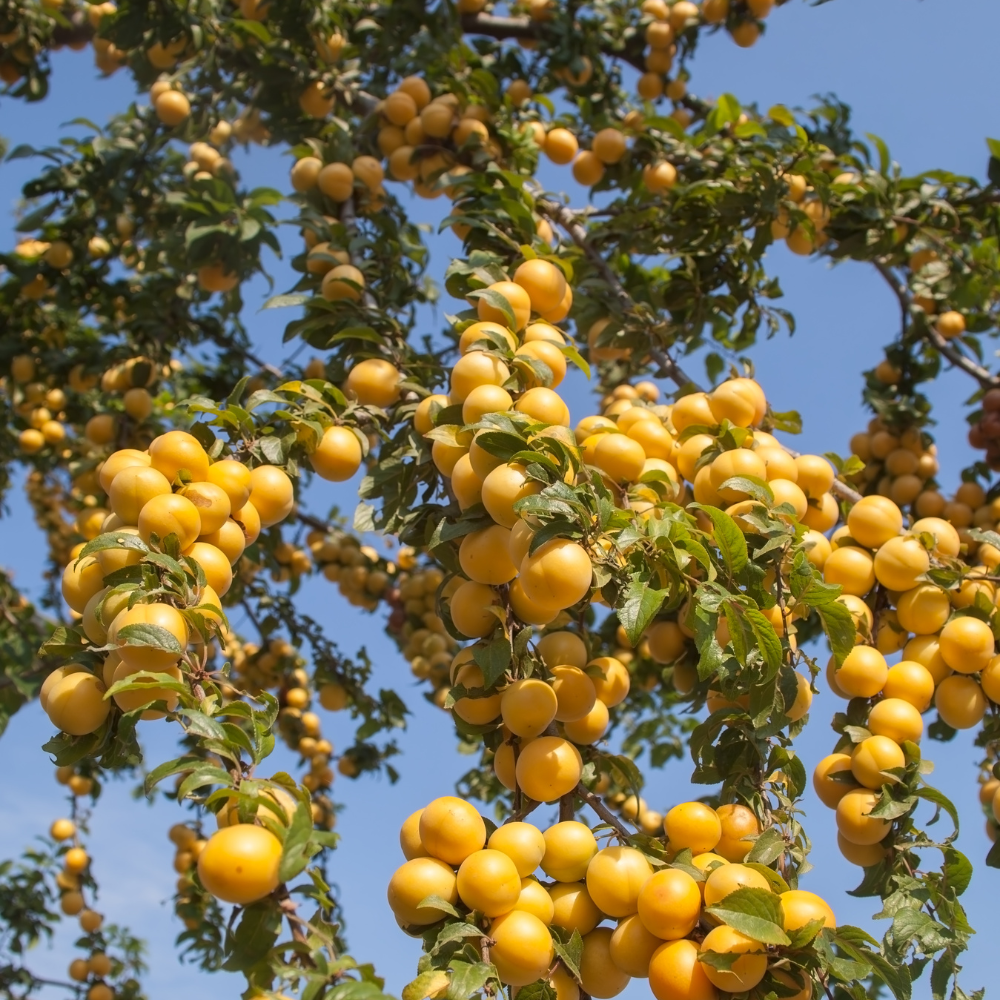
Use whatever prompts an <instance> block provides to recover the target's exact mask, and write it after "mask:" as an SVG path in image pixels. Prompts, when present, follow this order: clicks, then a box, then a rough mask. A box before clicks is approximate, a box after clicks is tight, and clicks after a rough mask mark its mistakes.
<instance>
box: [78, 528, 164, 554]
mask: <svg viewBox="0 0 1000 1000" xmlns="http://www.w3.org/2000/svg"><path fill="white" fill-rule="evenodd" d="M106 549H136V550H138V551H139V552H148V551H149V546H148V545H147V544H146V543H145V542H144V541H143V540H142V539H141V538H140V537H139V536H138V535H133V534H130V533H128V532H121V533H119V532H115V531H108V532H106V533H105V534H103V535H98V536H97V537H96V538H92V539H91V540H90V541H89V542H87V544H86V545H85V546H84V547H83V548H82V549H81V550H80V555H79V557H78V558H80V559H83V558H84V557H86V556H89V555H92V554H93V553H94V552H103V551H105V550H106Z"/></svg>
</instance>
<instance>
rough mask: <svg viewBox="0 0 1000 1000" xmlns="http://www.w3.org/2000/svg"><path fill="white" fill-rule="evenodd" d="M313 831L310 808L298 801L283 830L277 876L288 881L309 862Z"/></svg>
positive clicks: (283, 880)
mask: <svg viewBox="0 0 1000 1000" xmlns="http://www.w3.org/2000/svg"><path fill="white" fill-rule="evenodd" d="M312 832H313V818H312V810H311V809H310V807H309V806H308V805H307V804H306V803H305V802H302V801H299V802H298V804H297V805H296V807H295V812H294V813H292V822H291V823H290V824H289V826H288V830H287V831H286V832H285V842H284V846H283V848H282V851H281V865H280V866H279V868H278V878H279V879H280V880H281V881H282V882H288V881H290V880H291V879H293V878H295V876H296V875H298V874H299V872H301V871H302V870H303V869H304V868H305V866H306V865H307V864H308V863H309V858H310V857H311V856H312V852H311V851H310V850H309V841H310V839H311V837H312Z"/></svg>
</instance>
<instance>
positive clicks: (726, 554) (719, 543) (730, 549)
mask: <svg viewBox="0 0 1000 1000" xmlns="http://www.w3.org/2000/svg"><path fill="white" fill-rule="evenodd" d="M691 507H696V508H697V509H698V510H703V511H704V512H705V513H706V514H707V515H708V516H709V517H710V518H711V520H712V525H713V526H714V528H715V544H716V547H717V548H718V550H719V553H720V554H721V555H722V561H723V562H724V563H725V564H726V569H727V570H728V571H729V575H730V576H735V575H736V574H737V573H741V572H742V571H743V569H744V568H745V567H746V564H747V558H748V556H747V540H746V537H745V536H744V534H743V532H742V531H740V529H739V528H738V527H737V525H736V522H735V521H734V520H733V519H732V518H731V517H730V516H729V515H728V514H727V513H726V512H725V511H724V510H719V508H718V507H711V506H709V505H708V504H700V503H692V504H688V509H690V508H691Z"/></svg>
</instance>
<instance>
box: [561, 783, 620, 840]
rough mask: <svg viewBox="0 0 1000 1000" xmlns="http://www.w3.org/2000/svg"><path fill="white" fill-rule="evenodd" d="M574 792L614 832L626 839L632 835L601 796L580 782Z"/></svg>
mask: <svg viewBox="0 0 1000 1000" xmlns="http://www.w3.org/2000/svg"><path fill="white" fill-rule="evenodd" d="M574 794H575V795H577V796H579V797H580V798H581V799H583V801H584V802H586V803H587V805H588V806H590V808H591V809H593V810H594V812H595V813H597V815H598V816H600V817H601V819H603V820H604V822H605V823H607V824H608V825H609V826H612V827H614V830H615V833H617V834H618V836H619V837H623V838H624V839H625V840H628V839H629V837H631V836H632V834H631V833H629V832H628V829H627V828H626V827H625V825H624V824H623V823H622V821H621V820H620V819H619V818H618V817H617V816H616V815H615V814H614V813H613V812H611V810H610V809H608V807H607V806H606V805H605V804H604V803H603V802H602V801H601V797H600V796H599V795H595V794H594V793H593V792H592V791H591V790H590V789H589V788H587V787H586V786H585V785H584V784H583V783H582V782H581V783H580V784H579V785H577V786H576V791H575V792H574Z"/></svg>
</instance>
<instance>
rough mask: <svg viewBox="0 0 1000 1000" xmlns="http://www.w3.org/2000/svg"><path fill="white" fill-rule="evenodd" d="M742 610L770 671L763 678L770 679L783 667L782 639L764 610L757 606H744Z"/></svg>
mask: <svg viewBox="0 0 1000 1000" xmlns="http://www.w3.org/2000/svg"><path fill="white" fill-rule="evenodd" d="M742 611H743V614H744V616H745V617H746V620H747V621H748V622H749V624H750V628H751V630H752V631H753V634H754V638H755V639H756V640H757V648H758V649H759V650H760V654H761V656H763V657H764V662H765V663H766V664H767V668H768V672H767V675H766V676H765V677H764V678H762V679H763V680H770V679H771V678H772V677H773V676H774V675H775V674H776V673H777V672H778V671H779V670H780V669H781V659H782V656H783V655H784V654H783V653H782V650H781V640H780V639H779V638H778V633H777V632H775V631H774V626H773V625H772V624H771V623H770V621H768V619H767V618H765V617H764V615H763V613H762V612H760V611H758V610H756V608H743V609H742Z"/></svg>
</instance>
